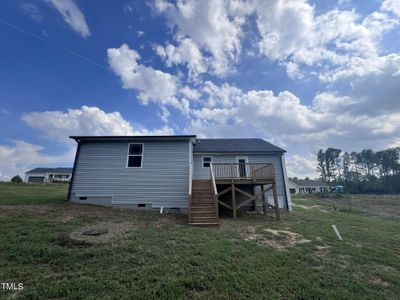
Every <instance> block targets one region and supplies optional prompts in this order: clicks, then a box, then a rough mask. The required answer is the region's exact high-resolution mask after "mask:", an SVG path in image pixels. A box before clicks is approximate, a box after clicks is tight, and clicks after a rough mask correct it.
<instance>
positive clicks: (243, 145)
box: [193, 138, 286, 153]
mask: <svg viewBox="0 0 400 300" xmlns="http://www.w3.org/2000/svg"><path fill="white" fill-rule="evenodd" d="M193 152H194V153H196V152H197V153H217V152H221V153H238V152H256V153H265V152H281V153H282V152H286V150H284V149H282V148H279V147H277V146H275V145H273V144H271V143H268V142H267V141H264V140H263V139H257V138H250V139H249V138H242V139H239V138H237V139H197V143H196V144H195V145H194V146H193Z"/></svg>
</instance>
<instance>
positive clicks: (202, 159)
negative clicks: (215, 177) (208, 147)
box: [201, 155, 214, 169]
mask: <svg viewBox="0 0 400 300" xmlns="http://www.w3.org/2000/svg"><path fill="white" fill-rule="evenodd" d="M205 157H209V158H211V161H210V164H212V163H213V161H214V158H213V157H212V156H211V155H204V156H202V157H201V166H202V168H203V169H208V168H209V167H205V166H204V158H205Z"/></svg>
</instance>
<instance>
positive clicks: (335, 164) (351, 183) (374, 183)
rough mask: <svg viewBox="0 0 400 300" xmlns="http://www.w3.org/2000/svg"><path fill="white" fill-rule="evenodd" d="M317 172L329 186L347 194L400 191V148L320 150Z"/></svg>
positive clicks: (392, 192)
mask: <svg viewBox="0 0 400 300" xmlns="http://www.w3.org/2000/svg"><path fill="white" fill-rule="evenodd" d="M317 161H318V166H317V171H318V172H319V174H320V179H321V180H322V181H324V182H326V183H327V184H328V185H329V186H331V187H332V186H336V185H342V186H343V187H344V189H345V191H346V192H347V193H371V194H372V193H378V194H379V193H388V194H394V193H400V147H397V148H390V149H386V150H382V151H376V152H375V151H373V150H371V149H364V150H362V151H361V152H350V153H349V152H343V151H342V150H341V149H335V148H328V149H326V150H323V149H320V150H319V151H318V153H317Z"/></svg>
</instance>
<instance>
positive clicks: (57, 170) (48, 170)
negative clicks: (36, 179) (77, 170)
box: [25, 168, 72, 174]
mask: <svg viewBox="0 0 400 300" xmlns="http://www.w3.org/2000/svg"><path fill="white" fill-rule="evenodd" d="M53 172H54V173H62V174H71V173H72V168H36V169H32V170H30V171H28V172H25V174H28V173H53Z"/></svg>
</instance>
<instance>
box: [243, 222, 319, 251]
mask: <svg viewBox="0 0 400 300" xmlns="http://www.w3.org/2000/svg"><path fill="white" fill-rule="evenodd" d="M240 234H241V236H242V237H243V238H244V240H246V241H254V242H256V243H258V244H261V245H267V246H271V247H273V248H275V249H278V250H284V249H286V248H290V247H294V246H296V245H299V244H304V243H309V242H311V241H310V240H308V239H305V238H303V236H302V235H300V234H298V233H296V232H292V231H289V230H274V229H269V228H264V229H258V228H257V227H254V226H248V227H247V230H245V231H242V232H240Z"/></svg>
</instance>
